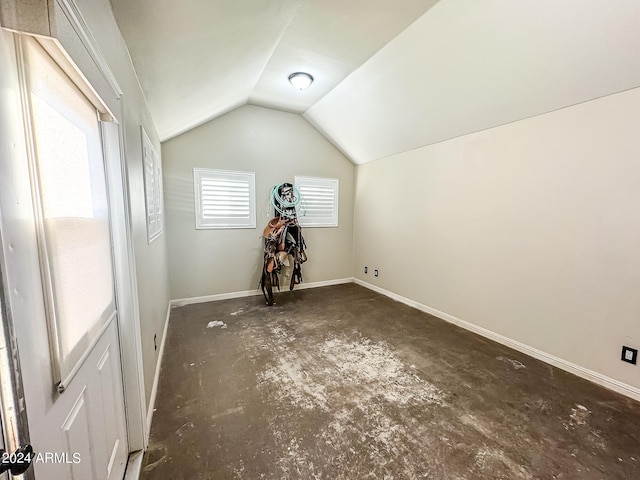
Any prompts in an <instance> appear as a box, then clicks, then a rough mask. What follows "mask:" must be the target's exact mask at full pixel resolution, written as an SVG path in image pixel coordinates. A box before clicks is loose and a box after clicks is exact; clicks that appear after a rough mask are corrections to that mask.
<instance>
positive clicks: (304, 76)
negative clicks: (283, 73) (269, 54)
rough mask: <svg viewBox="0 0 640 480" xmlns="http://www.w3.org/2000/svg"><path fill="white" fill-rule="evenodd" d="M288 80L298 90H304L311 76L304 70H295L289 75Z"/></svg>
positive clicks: (311, 78) (309, 83)
mask: <svg viewBox="0 0 640 480" xmlns="http://www.w3.org/2000/svg"><path fill="white" fill-rule="evenodd" d="M289 82H290V83H291V85H293V86H294V87H296V88H297V89H298V90H305V89H307V88H309V85H311V83H312V82H313V77H312V76H311V75H309V74H308V73H305V72H295V73H292V74H291V75H289Z"/></svg>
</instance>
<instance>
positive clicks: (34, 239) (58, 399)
mask: <svg viewBox="0 0 640 480" xmlns="http://www.w3.org/2000/svg"><path fill="white" fill-rule="evenodd" d="M0 46H1V47H2V49H3V50H7V49H9V47H10V46H13V47H14V48H15V51H14V56H15V70H14V71H15V72H16V78H15V81H16V83H17V85H18V86H19V92H20V93H21V95H20V97H19V99H17V100H16V99H14V98H12V97H10V96H5V98H4V99H0V111H1V112H2V115H4V116H5V117H7V116H8V117H11V112H12V108H14V107H15V105H19V107H18V109H17V110H18V116H17V119H19V121H20V125H21V126H22V127H23V130H22V132H19V131H18V130H17V129H9V130H4V131H2V132H0V146H2V145H5V146H6V145H8V144H9V143H10V144H11V145H12V147H13V153H12V154H11V155H4V156H0V174H2V175H3V178H2V179H0V188H2V189H5V190H4V192H3V193H2V194H1V195H0V212H1V213H2V215H3V228H4V230H3V232H2V233H3V237H4V238H3V240H4V245H5V252H4V256H5V260H6V264H7V275H6V278H7V284H8V287H9V290H10V291H11V292H12V298H11V306H10V308H11V313H12V316H13V319H14V322H15V325H16V337H17V343H18V345H19V349H20V361H21V370H22V378H23V383H24V392H25V399H26V408H27V417H28V423H29V432H30V439H31V444H32V446H33V448H34V451H35V455H34V462H33V468H34V470H35V478H36V479H37V480H39V479H42V480H66V479H75V480H89V479H97V480H107V479H109V480H111V479H113V480H115V479H118V480H120V479H122V478H123V476H124V470H125V468H126V462H127V456H128V446H127V432H126V419H125V408H124V396H123V385H122V383H123V381H122V367H121V359H120V349H119V338H118V327H119V325H118V309H117V301H116V296H115V293H114V292H115V275H114V270H113V254H112V251H113V249H112V238H111V231H112V228H111V223H110V222H111V216H110V213H109V201H108V198H109V195H108V178H107V176H106V173H105V163H104V162H105V160H104V146H103V131H104V129H103V126H102V124H101V121H100V119H104V118H106V117H108V112H107V111H105V108H106V107H104V105H103V104H101V102H100V99H99V98H98V97H97V96H96V94H95V92H94V91H93V90H92V89H91V88H90V86H89V85H88V84H87V83H86V81H85V80H84V78H83V77H82V75H80V74H79V72H77V71H74V70H73V66H72V65H71V63H70V62H69V61H68V60H65V58H64V57H60V56H57V55H56V54H55V52H53V51H51V48H50V47H48V48H47V45H46V43H45V44H41V43H40V42H39V41H38V40H36V39H35V38H33V37H17V36H15V37H12V36H10V35H9V34H7V33H6V32H5V33H2V43H1V44H0ZM3 53H6V52H0V56H1V55H2V54H3ZM7 58H8V57H7V56H6V55H5V56H4V58H0V61H5V64H3V66H7V64H6V59H7ZM7 71H11V69H8V70H7ZM3 75H10V74H7V73H5V74H3ZM0 80H2V81H4V82H5V83H8V84H11V81H12V79H7V78H3V79H0ZM15 119H16V118H15V117H14V120H15ZM0 121H2V119H0ZM14 123H15V122H14ZM22 145H24V148H23V149H22V148H21V146H22ZM22 150H24V152H22ZM7 189H10V190H11V194H9V193H8V191H7Z"/></svg>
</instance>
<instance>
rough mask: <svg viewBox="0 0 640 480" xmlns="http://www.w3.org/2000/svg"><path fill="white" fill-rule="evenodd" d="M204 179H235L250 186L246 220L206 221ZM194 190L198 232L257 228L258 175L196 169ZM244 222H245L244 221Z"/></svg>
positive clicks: (223, 219)
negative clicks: (203, 192)
mask: <svg viewBox="0 0 640 480" xmlns="http://www.w3.org/2000/svg"><path fill="white" fill-rule="evenodd" d="M204 178H208V179H210V180H211V179H214V180H216V179H217V180H226V181H229V179H233V180H234V181H244V182H246V183H247V186H248V191H249V194H248V201H249V213H248V215H247V217H246V218H244V219H243V218H237V217H222V216H221V217H218V218H211V219H209V220H206V219H205V218H204V215H203V206H204V205H203V194H202V180H203V179H204ZM193 189H194V202H195V222H196V230H220V229H243V228H253V229H255V228H256V174H255V172H247V171H239V170H221V169H215V168H198V167H196V168H194V169H193ZM242 220H244V221H242Z"/></svg>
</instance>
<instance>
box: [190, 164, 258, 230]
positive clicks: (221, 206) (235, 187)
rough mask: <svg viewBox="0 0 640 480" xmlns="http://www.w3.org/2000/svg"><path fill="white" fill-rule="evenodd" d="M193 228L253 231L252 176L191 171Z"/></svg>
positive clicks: (253, 197) (203, 170) (225, 172)
mask: <svg viewBox="0 0 640 480" xmlns="http://www.w3.org/2000/svg"><path fill="white" fill-rule="evenodd" d="M193 180H194V190H195V200H196V228H198V229H205V228H256V201H255V198H256V193H255V190H256V185H255V184H256V181H255V180H256V179H255V173H253V172H233V171H230V170H211V169H204V168H194V169H193Z"/></svg>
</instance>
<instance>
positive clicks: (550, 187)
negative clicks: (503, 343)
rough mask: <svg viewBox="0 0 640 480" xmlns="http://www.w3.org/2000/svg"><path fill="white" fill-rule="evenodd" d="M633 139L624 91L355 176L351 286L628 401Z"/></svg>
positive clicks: (631, 378) (634, 304)
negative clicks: (575, 372) (522, 348)
mask: <svg viewBox="0 0 640 480" xmlns="http://www.w3.org/2000/svg"><path fill="white" fill-rule="evenodd" d="M639 132H640V89H635V90H631V91H627V92H624V93H619V94H616V95H611V96H608V97H604V98H601V99H598V100H593V101H591V102H588V103H584V104H581V105H577V106H573V107H570V108H566V109H563V110H559V111H556V112H552V113H548V114H545V115H541V116H537V117H533V118H530V119H526V120H522V121H519V122H515V123H511V124H509V125H505V126H501V127H496V128H493V129H490V130H485V131H482V132H480V133H477V134H472V135H467V136H462V137H459V138H456V139H453V140H450V141H445V142H442V143H438V144H435V145H431V146H427V147H423V148H419V149H415V150H411V151H408V152H405V153H401V154H397V155H393V156H391V157H389V158H386V159H382V160H377V161H373V162H370V163H367V164H364V165H360V166H359V167H358V169H357V180H356V209H355V224H354V225H355V227H354V228H355V272H356V276H357V277H358V278H359V279H361V280H363V281H366V282H369V283H372V284H374V285H377V286H379V287H381V288H384V289H386V290H389V291H391V292H394V293H396V294H398V295H401V296H404V297H407V298H409V299H411V300H413V301H416V302H418V303H420V304H423V305H426V306H428V307H431V308H433V309H436V310H439V311H441V312H444V313H446V314H448V315H452V316H454V317H457V318H458V319H461V320H463V321H466V322H470V323H472V324H474V325H476V326H479V327H482V328H485V329H488V330H490V331H492V332H495V333H497V334H500V335H504V336H506V337H508V338H510V339H513V340H515V341H517V342H521V343H522V344H525V345H527V346H529V347H532V348H534V349H538V350H541V351H542V352H546V353H547V354H550V355H553V356H556V357H558V358H560V359H563V360H565V361H567V362H571V363H573V364H575V365H577V366H580V367H581V368H584V369H588V370H591V371H593V372H596V373H599V374H601V375H605V376H607V377H609V378H612V379H615V380H617V381H620V382H623V383H625V384H626V385H629V386H632V387H635V388H636V389H637V388H639V387H640V369H639V367H637V366H632V365H630V364H627V363H623V362H621V361H620V353H621V347H622V345H623V344H624V345H629V346H632V347H634V348H640V321H639V319H640V295H638V292H640V268H639V265H640V157H639V154H640V134H639ZM364 265H368V266H369V271H370V272H371V269H372V268H378V269H379V270H380V277H379V278H377V279H376V278H374V277H373V276H372V275H371V273H370V274H368V275H364V274H363V273H362V267H363V266H364ZM470 368H473V366H470ZM636 391H637V390H636Z"/></svg>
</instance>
